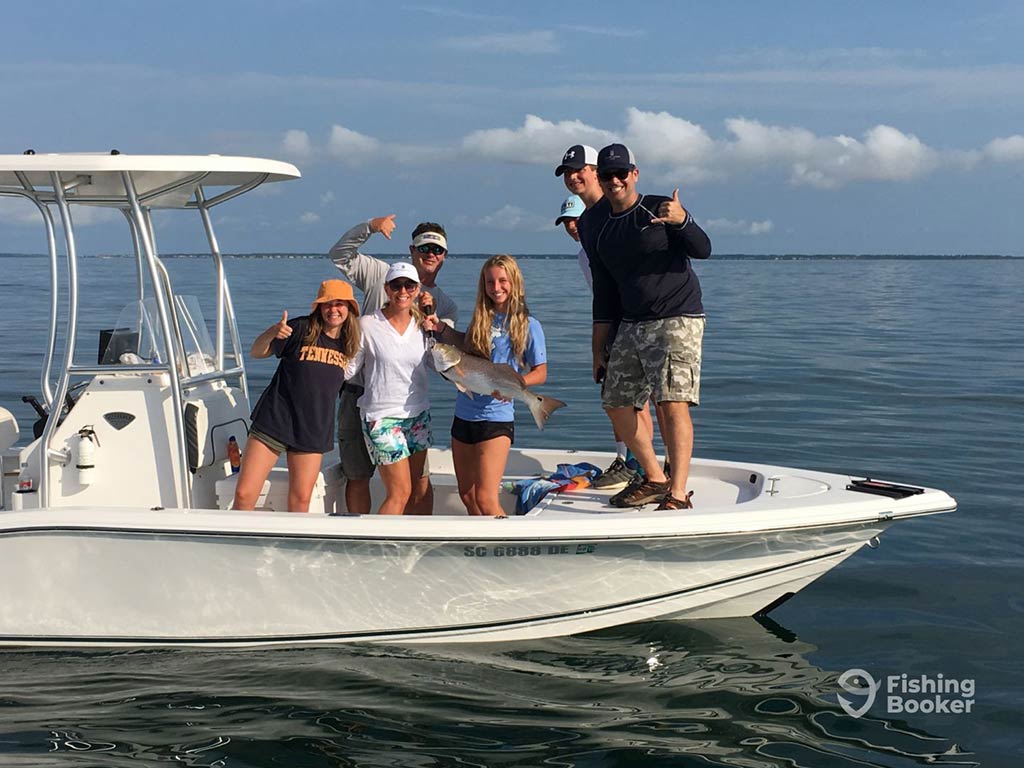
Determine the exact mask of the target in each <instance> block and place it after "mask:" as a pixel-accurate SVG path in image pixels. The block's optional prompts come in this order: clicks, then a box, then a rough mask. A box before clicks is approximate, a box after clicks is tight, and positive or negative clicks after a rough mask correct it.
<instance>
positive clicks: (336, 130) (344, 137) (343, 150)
mask: <svg viewBox="0 0 1024 768" xmlns="http://www.w3.org/2000/svg"><path fill="white" fill-rule="evenodd" d="M380 147H381V144H380V142H379V141H378V140H377V139H375V138H373V137H371V136H365V135H363V134H361V133H358V132H356V131H353V130H351V129H349V128H345V127H344V126H342V125H333V126H331V135H330V137H329V138H328V139H327V152H328V154H330V155H331V156H332V157H334V158H336V159H338V160H341V161H342V162H343V163H345V164H347V165H359V164H361V163H363V162H366V161H367V160H369V159H370V158H372V157H373V156H374V155H376V154H377V152H378V151H379V150H380Z"/></svg>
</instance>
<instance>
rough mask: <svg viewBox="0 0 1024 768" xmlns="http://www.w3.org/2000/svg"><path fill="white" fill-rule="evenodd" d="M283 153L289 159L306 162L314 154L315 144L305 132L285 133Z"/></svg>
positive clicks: (282, 145)
mask: <svg viewBox="0 0 1024 768" xmlns="http://www.w3.org/2000/svg"><path fill="white" fill-rule="evenodd" d="M281 151H282V152H284V153H285V155H287V156H288V157H292V158H295V159H297V160H304V159H306V158H308V157H309V156H310V155H312V154H313V142H311V141H310V140H309V134H308V133H306V132H305V131H299V130H295V129H292V130H290V131H285V134H284V139H283V140H282V141H281Z"/></svg>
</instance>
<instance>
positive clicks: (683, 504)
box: [658, 491, 693, 509]
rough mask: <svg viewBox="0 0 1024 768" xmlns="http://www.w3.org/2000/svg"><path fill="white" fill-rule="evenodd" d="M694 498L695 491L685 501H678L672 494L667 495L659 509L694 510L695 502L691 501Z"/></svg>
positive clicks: (689, 493)
mask: <svg viewBox="0 0 1024 768" xmlns="http://www.w3.org/2000/svg"><path fill="white" fill-rule="evenodd" d="M692 497H693V491H689V492H688V493H687V494H686V498H685V499H677V498H676V497H675V496H673V495H672V494H671V493H666V494H665V496H664V498H662V500H661V503H660V504H659V505H658V509H693V502H692V501H690V499H691V498H692Z"/></svg>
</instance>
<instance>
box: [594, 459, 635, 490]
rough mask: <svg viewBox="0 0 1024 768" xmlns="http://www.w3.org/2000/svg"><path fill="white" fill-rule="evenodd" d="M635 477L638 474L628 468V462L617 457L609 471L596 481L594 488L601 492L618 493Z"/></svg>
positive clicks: (610, 465)
mask: <svg viewBox="0 0 1024 768" xmlns="http://www.w3.org/2000/svg"><path fill="white" fill-rule="evenodd" d="M634 477H636V472H634V471H633V470H632V469H630V468H629V467H627V466H626V462H624V461H623V460H622V459H620V458H618V457H616V459H615V461H613V462H612V463H611V464H609V465H608V469H606V470H605V471H604V472H602V473H601V476H600V477H598V478H597V480H595V481H594V483H593V487H594V488H596V489H597V490H599V491H617V490H619V489H620V488H625V487H626V486H627V485H629V481H630V480H632V479H633V478H634Z"/></svg>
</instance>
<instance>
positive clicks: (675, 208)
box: [651, 187, 689, 226]
mask: <svg viewBox="0 0 1024 768" xmlns="http://www.w3.org/2000/svg"><path fill="white" fill-rule="evenodd" d="M688 216H689V214H688V213H687V212H686V209H685V208H683V206H682V204H681V203H680V202H679V187H676V188H675V191H674V192H673V193H672V199H671V200H666V201H665V202H664V203H662V204H661V205H659V206H658V215H657V217H655V218H653V219H651V224H675V225H676V226H678V225H680V224H685V223H686V219H687V217H688Z"/></svg>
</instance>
